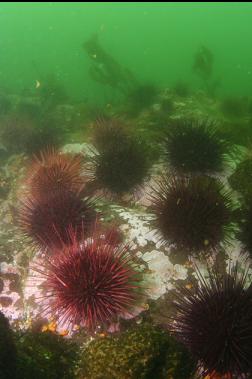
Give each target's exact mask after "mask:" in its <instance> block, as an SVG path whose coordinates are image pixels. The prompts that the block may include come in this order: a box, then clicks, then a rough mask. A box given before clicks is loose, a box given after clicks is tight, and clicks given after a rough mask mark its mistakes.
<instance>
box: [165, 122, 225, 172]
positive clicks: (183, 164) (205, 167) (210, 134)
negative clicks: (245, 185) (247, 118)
mask: <svg viewBox="0 0 252 379" xmlns="http://www.w3.org/2000/svg"><path fill="white" fill-rule="evenodd" d="M229 151H230V144H229V143H228V142H227V141H225V140H223V138H221V135H220V133H219V132H218V130H217V128H216V126H215V124H214V123H213V122H210V121H208V120H207V121H198V122H197V121H191V120H189V121H187V120H179V121H177V122H176V123H175V125H171V126H170V128H169V130H168V132H167V138H166V143H165V154H166V158H167V161H168V163H169V164H170V166H171V167H172V168H174V169H175V170H177V171H179V172H184V173H187V172H190V173H195V172H196V173H201V174H205V173H215V172H218V171H221V170H222V169H223V163H224V161H225V159H226V157H227V154H228V152H229Z"/></svg>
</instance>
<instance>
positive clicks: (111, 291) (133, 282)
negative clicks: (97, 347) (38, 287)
mask: <svg viewBox="0 0 252 379" xmlns="http://www.w3.org/2000/svg"><path fill="white" fill-rule="evenodd" d="M70 235H72V236H73V233H70ZM35 271H38V272H39V273H41V274H42V275H44V276H45V278H46V280H45V281H44V283H43V284H42V288H43V290H44V293H45V296H46V299H49V309H50V312H52V313H53V314H54V315H56V318H57V319H58V320H59V321H60V322H62V323H68V324H69V325H72V326H73V325H76V324H78V325H83V326H85V327H86V328H87V329H89V330H92V331H94V330H95V329H96V328H97V327H98V326H103V327H106V326H108V324H109V323H111V322H113V321H117V320H118V317H120V316H122V315H123V314H125V313H127V314H130V313H131V312H132V311H133V310H134V306H136V305H137V304H139V303H138V302H139V301H140V300H141V298H142V286H141V277H142V275H141V273H140V272H139V271H137V269H136V266H135V264H134V262H133V260H132V259H131V257H130V254H129V252H128V247H127V246H125V245H120V246H117V247H115V246H114V245H113V244H110V243H109V241H106V240H104V239H101V238H99V237H98V238H96V237H95V236H94V235H93V236H92V237H90V238H88V239H87V240H86V241H84V242H83V243H81V244H79V243H78V241H77V240H76V238H75V237H72V244H71V246H65V247H64V248H63V249H62V250H61V252H60V253H58V254H57V255H55V256H54V257H52V258H48V259H47V261H46V264H45V267H44V269H42V270H41V268H40V267H39V268H35ZM46 309H48V306H47V307H46Z"/></svg>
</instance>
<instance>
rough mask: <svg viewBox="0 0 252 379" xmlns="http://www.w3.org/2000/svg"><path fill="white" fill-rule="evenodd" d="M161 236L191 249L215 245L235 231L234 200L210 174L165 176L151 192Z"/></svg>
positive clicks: (201, 248)
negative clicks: (232, 221) (232, 224)
mask: <svg viewBox="0 0 252 379" xmlns="http://www.w3.org/2000/svg"><path fill="white" fill-rule="evenodd" d="M151 199H152V203H153V204H152V209H153V211H154V213H155V215H156V220H155V226H156V228H157V230H158V231H159V232H160V235H161V237H160V238H161V239H162V240H163V241H165V242H167V243H168V244H174V245H175V246H176V247H178V248H182V249H186V250H189V251H196V252H198V251H202V250H209V249H215V248H216V247H218V245H219V244H220V243H221V242H227V241H228V239H229V237H230V233H231V230H232V228H231V215H232V202H231V196H230V194H229V193H228V192H227V191H226V190H224V188H223V185H222V183H220V182H219V181H218V180H216V179H214V178H210V177H207V176H199V177H191V178H188V177H176V176H163V177H162V178H161V179H160V181H159V183H158V186H157V188H153V193H152V195H151Z"/></svg>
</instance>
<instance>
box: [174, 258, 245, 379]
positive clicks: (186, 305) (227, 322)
mask: <svg viewBox="0 0 252 379" xmlns="http://www.w3.org/2000/svg"><path fill="white" fill-rule="evenodd" d="M198 278H199V287H198V288H196V289H188V288H185V287H180V288H179V289H178V291H177V296H176V300H175V302H174V305H175V308H176V312H175V315H174V316H173V317H172V322H171V323H170V325H169V327H170V329H171V332H172V333H173V334H174V336H175V337H176V338H177V339H178V340H179V341H180V342H182V343H183V344H184V345H185V346H186V347H187V348H188V349H189V350H190V351H191V353H192V354H193V355H194V357H195V358H196V359H197V360H198V362H199V371H200V373H201V375H202V377H204V376H205V375H209V376H208V377H209V378H228V379H237V378H243V379H245V378H249V377H250V374H251V372H252V288H251V285H250V287H248V288H247V287H246V282H247V280H248V275H247V270H244V271H242V272H241V273H239V272H238V267H237V265H235V266H233V267H230V269H229V272H228V273H226V272H225V273H223V274H220V273H217V272H214V271H213V270H212V271H210V270H209V279H205V278H203V276H202V275H201V274H200V273H199V272H198Z"/></svg>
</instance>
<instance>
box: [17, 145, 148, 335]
mask: <svg viewBox="0 0 252 379" xmlns="http://www.w3.org/2000/svg"><path fill="white" fill-rule="evenodd" d="M25 184H26V188H25V192H24V196H23V198H22V200H21V205H20V209H19V224H20V226H21V228H22V230H23V232H24V234H25V235H26V236H27V237H28V238H29V240H30V241H31V243H32V245H33V246H34V245H35V246H36V247H38V248H39V249H40V252H41V253H43V260H42V263H41V264H40V266H37V265H35V266H34V270H36V271H38V272H39V273H40V274H41V275H42V276H43V277H44V279H45V280H44V282H43V284H42V288H43V293H44V296H45V298H46V299H47V300H48V301H49V303H50V310H51V312H53V314H54V315H55V316H56V318H57V320H58V321H59V322H62V323H67V324H68V326H69V327H70V328H71V326H73V325H76V324H78V325H83V326H85V327H86V328H87V329H90V330H93V331H94V330H96V328H98V327H108V326H109V324H110V323H112V322H117V321H118V318H119V317H120V316H123V315H125V314H130V313H131V312H132V311H133V309H134V307H135V305H136V304H137V303H138V301H140V299H141V298H142V285H141V275H140V274H139V271H138V270H137V269H136V267H135V263H134V262H133V260H132V258H131V255H130V254H129V247H128V246H126V245H121V244H118V243H115V241H114V238H112V237H111V236H113V235H114V234H115V233H113V230H111V231H110V232H109V233H107V235H106V236H105V238H102V237H101V230H100V229H99V226H98V225H99V219H98V216H97V214H96V212H95V210H94V205H95V199H94V198H93V197H91V196H89V195H88V194H87V192H86V184H87V179H86V177H85V175H84V176H83V172H82V161H81V158H80V157H79V156H74V157H73V156H71V155H69V154H62V153H60V152H57V151H55V150H48V151H46V152H43V153H41V155H40V156H39V157H37V158H36V159H35V160H34V162H33V163H32V166H31V169H30V171H29V175H28V177H27V180H26V183H25ZM45 308H46V309H45V310H47V305H46V306H45Z"/></svg>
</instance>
